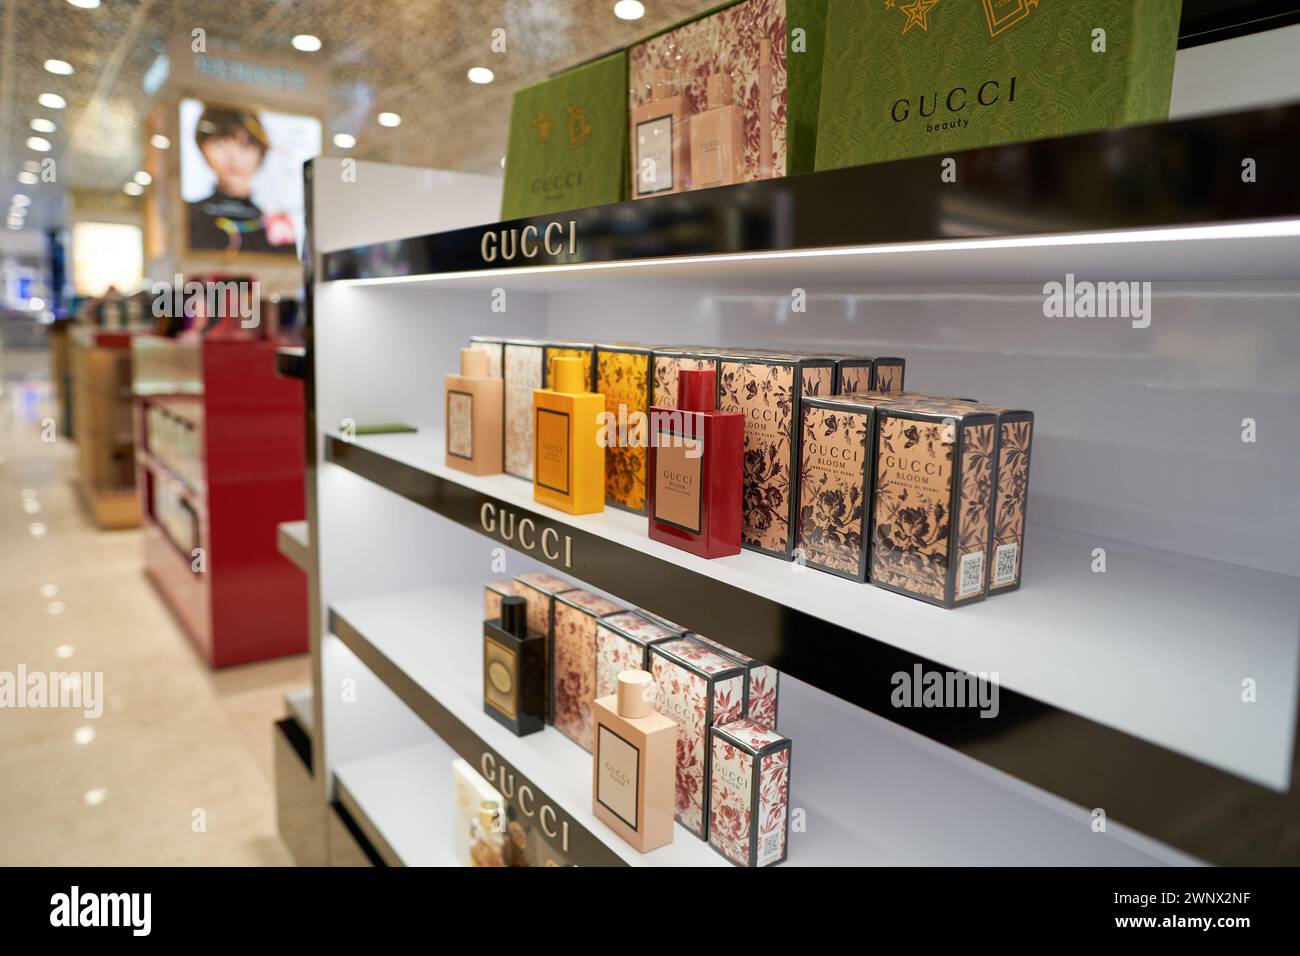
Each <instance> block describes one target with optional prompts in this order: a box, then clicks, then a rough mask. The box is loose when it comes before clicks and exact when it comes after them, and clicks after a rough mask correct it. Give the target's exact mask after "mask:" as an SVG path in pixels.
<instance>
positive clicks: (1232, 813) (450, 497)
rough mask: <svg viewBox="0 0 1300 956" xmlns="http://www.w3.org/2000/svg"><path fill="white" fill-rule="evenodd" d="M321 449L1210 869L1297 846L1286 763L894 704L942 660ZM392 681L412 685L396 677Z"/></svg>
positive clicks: (1020, 710) (1066, 719) (1006, 701)
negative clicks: (1239, 772) (1256, 779)
mask: <svg viewBox="0 0 1300 956" xmlns="http://www.w3.org/2000/svg"><path fill="white" fill-rule="evenodd" d="M325 454H326V459H327V460H328V461H332V462H334V463H335V464H337V465H340V466H342V467H343V468H346V469H347V470H349V471H351V472H353V473H354V474H357V475H360V476H361V477H363V478H366V479H368V480H369V481H372V482H374V483H375V484H377V485H380V486H382V487H384V488H387V489H388V490H390V491H392V492H394V493H396V494H399V495H401V496H402V497H404V498H406V499H408V500H410V501H413V502H415V503H416V504H419V505H421V506H423V507H425V508H428V509H429V510H431V511H433V512H435V513H437V514H439V515H442V516H443V517H445V518H448V519H450V520H451V521H454V522H455V523H457V524H459V525H461V526H463V527H466V528H469V529H471V530H474V531H477V532H478V533H480V534H483V535H485V536H486V537H487V538H489V539H490V540H492V541H496V542H499V543H501V544H504V545H506V546H508V547H511V548H513V549H515V550H518V551H521V552H522V553H525V554H527V555H529V556H530V557H533V558H536V559H538V560H539V561H542V562H544V563H546V564H548V565H550V566H551V567H553V568H555V569H556V570H557V571H558V572H560V573H562V574H566V575H569V576H571V577H575V578H578V579H580V580H582V581H585V582H587V583H588V584H590V585H592V586H593V587H596V588H599V589H600V590H602V591H606V592H608V593H610V594H614V595H617V596H618V597H619V598H620V599H621V600H623V601H625V602H628V603H630V604H633V605H636V606H639V607H644V608H646V609H647V610H651V611H654V612H655V613H657V614H661V615H663V616H664V617H666V618H668V619H669V620H673V621H676V622H677V623H679V624H681V625H683V626H686V627H690V628H691V629H692V630H695V631H698V632H699V633H701V634H705V635H707V636H709V637H711V638H713V639H714V640H716V641H720V642H721V643H723V644H725V645H727V646H729V647H732V648H733V649H735V650H737V651H740V652H742V653H744V654H748V655H750V656H751V657H754V658H757V659H758V660H761V661H764V662H766V663H768V664H771V665H772V666H774V667H776V668H778V669H779V670H780V671H782V672H783V673H785V674H789V675H790V676H791V677H795V678H797V679H799V680H801V681H803V682H805V683H807V684H811V685H812V686H814V687H817V688H819V689H821V690H824V691H826V692H827V693H830V694H833V695H834V696H836V697H839V698H841V699H842V700H845V701H847V702H849V703H851V704H853V705H855V706H857V707H860V708H862V709H864V710H867V711H870V712H871V713H873V714H875V715H877V716H879V717H882V718H884V719H885V720H888V721H890V722H892V723H894V724H897V725H899V726H902V727H905V728H907V729H908V730H911V731H914V732H916V733H918V734H921V735H922V736H925V737H928V738H929V739H931V740H934V741H936V742H938V743H940V744H943V745H944V746H947V747H950V748H952V749H953V750H956V751H958V752H959V753H962V754H965V755H966V756H968V757H971V758H972V759H974V760H977V761H979V762H981V763H983V764H986V765H988V766H990V767H993V768H995V769H997V770H1001V771H1003V772H1005V773H1007V774H1010V775H1011V776H1013V777H1016V778H1017V779H1020V780H1023V781H1025V782H1027V783H1030V784H1032V785H1034V786H1036V787H1040V788H1042V789H1043V790H1046V791H1048V792H1050V793H1054V794H1056V795H1058V796H1060V797H1063V798H1064V799H1066V800H1069V801H1071V802H1072V803H1075V804H1077V805H1078V806H1080V807H1083V808H1085V809H1087V810H1093V809H1097V808H1100V809H1102V810H1104V811H1105V813H1106V816H1107V818H1109V819H1110V820H1114V821H1119V822H1121V823H1123V824H1125V825H1126V826H1129V827H1131V828H1132V829H1135V830H1137V831H1139V832H1141V833H1144V834H1147V835H1148V836H1151V837H1153V838H1155V839H1157V840H1160V841H1162V842H1164V843H1166V844H1168V845H1170V846H1172V847H1176V848H1178V849H1180V850H1182V851H1183V852H1185V853H1188V854H1191V855H1192V856H1195V857H1198V858H1200V859H1203V860H1207V861H1210V862H1214V863H1220V864H1236V865H1247V864H1252V865H1258V864H1276V863H1300V843H1297V842H1296V841H1294V840H1291V841H1287V840H1285V839H1284V838H1283V833H1284V832H1286V831H1287V830H1288V829H1291V830H1294V828H1295V827H1297V826H1300V800H1297V797H1298V796H1300V794H1297V789H1296V786H1295V782H1294V774H1295V768H1294V767H1293V768H1292V774H1293V780H1292V787H1291V789H1290V792H1288V793H1278V792H1276V791H1274V790H1271V789H1269V788H1267V787H1264V786H1260V785H1258V784H1255V783H1252V782H1250V781H1248V780H1244V779H1242V778H1240V777H1237V776H1235V775H1233V774H1230V773H1227V772H1225V771H1222V770H1218V769H1216V768H1214V767H1211V766H1208V765H1206V764H1204V763H1201V762H1199V761H1197V760H1194V759H1192V758H1190V757H1186V756H1183V755H1182V754H1179V753H1175V752H1174V751H1171V750H1168V749H1166V748H1164V747H1161V746H1159V745H1157V744H1153V743H1150V742H1148V741H1145V740H1142V739H1140V738H1138V737H1135V736H1133V735H1132V734H1128V733H1125V732H1123V731H1120V730H1116V729H1115V728H1113V727H1109V726H1107V725H1105V724H1101V723H1098V722H1096V721H1093V720H1089V719H1088V718H1086V717H1082V716H1080V715H1078V714H1075V713H1072V712H1070V711H1066V710H1062V709H1060V708H1057V707H1054V706H1052V705H1050V704H1046V703H1043V702H1042V701H1039V700H1036V699H1034V698H1032V697H1029V696H1026V695H1024V694H1020V693H1016V692H1015V691H1011V690H1008V689H1007V688H1005V687H1000V688H998V701H999V706H1000V710H999V714H998V716H997V717H996V718H995V719H991V720H990V719H984V718H981V717H980V712H979V710H978V709H977V708H917V707H911V708H898V707H895V706H894V705H893V703H892V701H891V695H892V693H893V690H894V686H893V684H892V682H891V680H890V675H892V674H895V673H898V672H900V671H902V672H905V673H913V672H914V670H913V669H914V667H915V666H917V665H919V666H920V667H921V668H922V670H923V671H925V672H929V671H940V672H944V673H946V672H947V671H949V670H950V669H951V668H949V667H947V666H946V665H943V664H939V663H937V662H935V661H932V660H929V659H928V658H923V657H917V656H916V655H913V654H909V653H908V652H906V651H903V650H901V649H899V648H896V647H894V646H893V645H890V644H887V643H885V642H883V641H879V640H877V639H875V638H873V637H870V636H869V635H865V634H859V633H857V632H855V631H850V630H848V629H846V628H843V627H839V626H838V625H835V624H832V623H830V622H827V621H823V620H821V619H819V618H816V617H813V616H811V615H809V614H805V613H803V612H801V611H797V610H795V609H793V608H789V607H786V606H785V605H783V604H780V603H778V602H776V601H772V600H769V599H767V598H764V597H761V596H759V595H756V594H752V593H750V592H748V591H745V590H742V589H740V588H737V587H734V586H732V585H729V584H725V583H723V582H721V581H717V580H715V579H713V578H711V577H708V576H705V575H701V574H697V573H695V572H694V571H690V570H687V569H685V568H683V567H681V566H679V565H676V564H673V563H671V562H668V561H664V560H662V559H660V558H656V557H653V556H651V555H647V554H644V553H643V552H640V551H637V550H635V549H632V548H626V547H624V546H622V545H619V544H616V543H614V542H612V541H609V540H608V539H605V538H602V537H599V536H596V535H591V534H588V533H586V532H584V531H581V530H578V529H577V528H574V527H573V526H572V525H569V524H566V523H564V522H562V521H557V520H555V519H553V518H551V517H549V516H547V515H543V514H541V513H539V512H535V511H532V510H528V509H523V508H520V507H518V506H517V505H514V504H511V503H508V502H505V501H502V500H500V499H498V498H494V497H491V496H489V495H485V494H482V493H480V492H477V491H474V490H472V489H470V488H467V487H466V486H464V485H461V484H458V483H457V482H454V481H450V480H447V479H444V478H441V477H439V476H437V475H434V474H431V473H429V472H426V471H423V470H421V469H419V468H416V467H414V466H412V465H407V464H404V463H402V462H398V461H395V460H393V459H391V458H388V457H387V456H385V455H383V454H380V453H379V452H376V451H374V450H372V449H368V448H365V447H362V446H359V445H356V444H354V443H351V442H347V441H343V440H342V439H340V438H338V437H336V436H328V437H327V439H326V445H325ZM525 518H528V519H531V520H532V522H533V528H534V531H533V532H532V533H531V535H530V537H531V541H532V543H533V547H531V548H525V547H522V546H521V544H520V541H519V536H518V534H517V533H515V534H512V536H511V537H506V536H505V535H504V533H503V531H502V529H503V527H506V526H507V524H506V523H507V522H508V526H509V527H511V528H514V529H518V527H519V522H520V521H521V520H523V519H525ZM502 519H505V522H503V520H502ZM489 528H491V529H493V530H488V529H489ZM552 532H553V534H552ZM544 540H545V541H547V542H548V549H547V550H544V549H543V547H542V543H543V541H544ZM548 550H549V553H547V551H548ZM773 560H776V559H775V558H774V559H773ZM813 573H816V572H813ZM862 586H863V587H866V586H867V585H862ZM1000 600H1014V597H1007V598H1001V599H1000ZM951 613H954V614H960V613H961V611H960V610H957V611H953V612H951ZM335 633H337V632H335ZM340 636H342V635H340ZM1044 639H1047V638H1046V636H1045V638H1044ZM390 666H391V665H390ZM394 679H400V680H405V681H408V682H410V678H407V677H405V675H401V676H400V678H397V677H395V678H394ZM412 683H413V682H412ZM980 684H981V686H982V685H983V682H982V681H980ZM419 693H420V694H424V692H423V691H420V692H419ZM426 696H427V695H426ZM431 726H432V724H431ZM435 729H436V728H435ZM448 742H449V743H450V742H451V741H450V740H449V741H448ZM453 747H455V745H454V744H453ZM456 749H459V748H456ZM467 759H469V758H468V757H467ZM471 762H472V761H471ZM881 769H882V772H887V768H881Z"/></svg>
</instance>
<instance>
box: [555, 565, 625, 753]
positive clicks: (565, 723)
mask: <svg viewBox="0 0 1300 956" xmlns="http://www.w3.org/2000/svg"><path fill="white" fill-rule="evenodd" d="M622 610H623V608H621V607H619V606H618V605H617V604H615V603H614V602H613V601H608V600H606V599H605V598H603V597H601V596H600V595H598V594H593V593H592V592H590V591H583V590H574V591H564V592H563V593H561V594H558V595H556V597H555V624H554V630H553V635H552V641H551V673H550V678H551V680H550V686H551V718H552V719H551V722H552V723H554V724H555V729H556V730H558V731H559V732H560V733H562V734H564V735H565V736H566V737H568V738H569V739H570V740H572V741H573V742H574V743H576V744H578V745H579V746H580V747H582V749H583V750H586V751H590V750H591V749H592V747H593V746H594V740H593V735H594V733H595V721H594V719H593V718H592V714H591V702H592V701H593V700H595V699H596V696H597V695H596V630H597V625H598V624H599V623H600V619H601V618H602V617H605V616H606V615H609V614H617V613H618V612H619V611H622Z"/></svg>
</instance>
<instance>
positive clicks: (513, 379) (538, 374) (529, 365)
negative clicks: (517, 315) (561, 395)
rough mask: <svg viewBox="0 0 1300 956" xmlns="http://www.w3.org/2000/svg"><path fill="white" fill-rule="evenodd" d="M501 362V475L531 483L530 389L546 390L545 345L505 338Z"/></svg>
mask: <svg viewBox="0 0 1300 956" xmlns="http://www.w3.org/2000/svg"><path fill="white" fill-rule="evenodd" d="M502 362H503V366H502V374H501V377H502V379H503V382H502V388H503V390H504V398H503V402H502V415H501V417H502V424H501V427H502V428H503V429H504V430H505V441H504V444H503V446H502V457H503V459H504V462H503V464H504V467H505V472H506V474H508V475H514V476H515V477H516V478H523V479H525V480H527V481H532V480H533V431H534V426H533V390H534V389H538V388H545V387H546V343H545V342H542V341H539V340H537V339H506V340H505V341H504V343H503V348H502Z"/></svg>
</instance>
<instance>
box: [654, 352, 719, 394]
mask: <svg viewBox="0 0 1300 956" xmlns="http://www.w3.org/2000/svg"><path fill="white" fill-rule="evenodd" d="M651 367H652V375H653V377H654V384H653V386H652V387H651V394H650V397H651V399H652V401H651V402H650V404H651V405H653V406H655V407H656V408H676V407H677V373H678V372H680V371H681V370H682V369H684V368H689V369H706V368H711V369H713V370H714V371H715V372H716V371H717V369H718V354H717V353H716V352H711V351H710V350H709V349H706V348H702V347H692V348H657V349H655V350H654V353H653V356H652V358H651Z"/></svg>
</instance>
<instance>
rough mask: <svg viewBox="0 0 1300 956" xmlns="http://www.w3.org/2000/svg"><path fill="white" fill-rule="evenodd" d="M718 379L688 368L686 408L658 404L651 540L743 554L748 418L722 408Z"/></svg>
mask: <svg viewBox="0 0 1300 956" xmlns="http://www.w3.org/2000/svg"><path fill="white" fill-rule="evenodd" d="M717 381H718V373H717V372H716V371H715V370H714V369H711V368H708V369H686V368H684V369H682V370H681V371H680V372H678V374H677V383H678V384H677V389H678V398H677V406H678V407H677V408H675V409H672V408H651V409H650V468H649V476H650V479H649V481H648V482H647V486H648V491H649V503H650V519H649V524H650V528H649V531H650V537H651V538H653V539H655V540H656V541H663V542H665V543H666V544H671V545H673V546H674V547H678V548H681V549H682V550H683V551H689V552H691V554H698V555H699V556H700V557H702V558H721V557H726V556H727V555H731V554H739V553H740V531H741V521H742V513H741V512H742V495H743V491H744V456H745V417H744V416H743V415H742V414H740V413H739V412H720V411H718V410H717Z"/></svg>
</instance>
